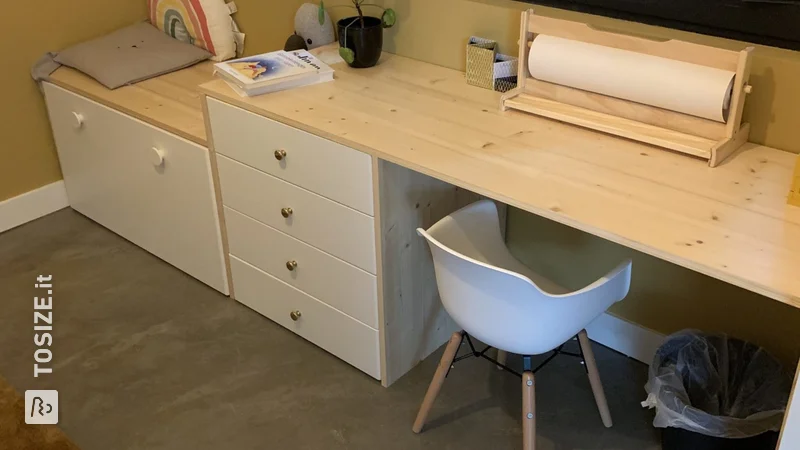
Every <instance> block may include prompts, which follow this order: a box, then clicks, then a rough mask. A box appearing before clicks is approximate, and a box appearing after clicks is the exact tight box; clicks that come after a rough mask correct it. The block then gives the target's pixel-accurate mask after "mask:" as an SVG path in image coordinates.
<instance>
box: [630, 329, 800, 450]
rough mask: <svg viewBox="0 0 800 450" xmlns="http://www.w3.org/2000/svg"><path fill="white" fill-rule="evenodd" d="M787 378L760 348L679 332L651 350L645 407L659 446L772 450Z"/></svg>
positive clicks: (787, 391) (670, 449)
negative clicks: (658, 433)
mask: <svg viewBox="0 0 800 450" xmlns="http://www.w3.org/2000/svg"><path fill="white" fill-rule="evenodd" d="M791 387H792V377H791V376H790V374H788V373H787V372H786V371H785V370H784V368H783V366H782V365H781V363H780V362H778V361H777V360H776V359H775V358H774V357H772V356H771V355H770V354H769V353H767V352H766V350H764V349H763V348H761V347H759V346H757V345H754V344H752V343H749V342H745V341H741V340H739V339H734V338H730V337H728V336H725V335H714V334H706V333H702V332H700V331H696V330H684V331H681V332H678V333H676V334H673V335H672V336H669V337H668V338H667V339H666V340H665V342H664V344H663V345H662V346H661V347H660V348H659V349H658V351H657V352H656V355H655V358H654V360H653V364H652V365H651V366H650V379H649V381H648V382H647V385H646V386H645V390H646V391H647V394H648V396H647V400H645V401H644V402H642V406H645V407H650V408H655V409H656V417H655V420H654V421H653V426H655V427H657V428H664V431H663V433H662V448H663V450H738V449H747V450H760V449H765V450H766V449H769V450H774V449H775V446H776V444H777V441H778V432H779V431H780V427H781V424H782V422H783V415H784V412H785V411H786V404H787V403H788V401H789V395H790V392H791Z"/></svg>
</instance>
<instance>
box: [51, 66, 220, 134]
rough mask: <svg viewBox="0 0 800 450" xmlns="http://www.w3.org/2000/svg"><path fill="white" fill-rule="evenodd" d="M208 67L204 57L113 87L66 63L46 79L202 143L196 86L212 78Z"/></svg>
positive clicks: (200, 108) (200, 97)
mask: <svg viewBox="0 0 800 450" xmlns="http://www.w3.org/2000/svg"><path fill="white" fill-rule="evenodd" d="M212 70H213V67H212V63H211V62H210V61H207V62H203V63H200V64H197V65H195V66H192V67H189V68H186V69H183V70H179V71H177V72H172V73H169V74H166V75H162V76H160V77H156V78H151V79H149V80H145V81H142V82H139V83H136V84H134V85H131V86H124V87H121V88H119V89H115V90H113V91H112V90H110V89H108V88H106V87H105V86H103V85H102V84H100V83H98V82H97V81H95V80H94V79H93V78H91V77H89V76H87V75H84V74H83V73H81V72H79V71H77V70H74V69H70V68H69V67H61V68H59V69H58V70H56V71H55V72H53V74H52V75H51V76H50V80H49V81H51V82H52V83H54V84H56V85H58V86H61V87H63V88H64V89H67V90H69V91H72V92H75V93H77V94H80V95H83V96H84V97H87V98H89V99H92V100H94V101H96V102H98V103H100V104H103V105H105V106H108V107H109V108H113V109H115V110H117V111H121V112H124V113H126V114H129V115H131V116H133V117H136V118H137V119H139V120H141V121H143V122H147V123H149V124H151V125H153V126H155V127H158V128H161V129H164V130H167V131H170V132H171V133H174V134H176V135H178V136H180V137H182V138H184V139H188V140H190V141H192V142H196V143H198V144H200V145H202V146H204V147H206V146H207V143H206V127H205V122H204V120H203V108H202V98H203V94H202V93H200V91H199V89H198V86H199V85H201V84H203V83H206V82H208V81H211V80H213V79H214V77H213V76H212Z"/></svg>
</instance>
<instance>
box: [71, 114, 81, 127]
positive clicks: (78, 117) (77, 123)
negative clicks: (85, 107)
mask: <svg viewBox="0 0 800 450" xmlns="http://www.w3.org/2000/svg"><path fill="white" fill-rule="evenodd" d="M72 117H73V118H74V119H75V123H74V124H73V127H75V129H76V130H77V129H80V128H83V114H81V113H76V112H75V111H73V112H72Z"/></svg>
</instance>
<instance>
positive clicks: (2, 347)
mask: <svg viewBox="0 0 800 450" xmlns="http://www.w3.org/2000/svg"><path fill="white" fill-rule="evenodd" d="M39 274H44V275H53V279H54V282H53V283H54V304H55V318H54V340H55V342H54V344H53V353H54V363H55V364H54V373H53V374H52V375H51V376H43V377H40V378H38V379H35V378H34V377H33V353H34V350H35V348H34V345H33V342H32V334H33V331H32V320H31V318H32V312H33V296H34V295H36V292H35V289H34V287H33V284H34V282H35V278H36V276H37V275H39ZM0 293H2V301H3V308H2V313H1V314H0V374H2V375H3V376H5V377H6V378H7V379H8V380H9V382H10V383H11V384H12V385H14V386H15V387H16V388H17V389H18V390H19V391H24V390H26V389H36V388H45V389H53V388H55V389H58V390H59V393H60V408H61V413H60V418H61V421H60V426H61V427H62V428H63V429H64V431H65V432H66V433H67V435H68V436H69V437H70V438H71V439H72V440H74V441H75V443H77V444H78V446H80V447H81V449H82V450H109V449H114V450H126V449H128V450H133V449H148V450H161V449H164V450H166V449H169V450H184V449H186V450H205V449H208V450H217V449H378V448H380V449H403V450H407V449H456V448H458V449H516V448H521V431H520V418H519V416H520V387H519V386H520V383H519V380H518V379H517V378H516V377H514V376H513V375H510V374H507V373H502V372H500V371H498V370H496V369H495V368H494V367H493V366H491V365H490V364H488V363H486V362H485V361H482V360H474V359H468V360H466V361H463V362H460V363H458V365H457V366H456V368H455V370H453V371H452V372H451V374H450V376H449V378H448V379H447V381H446V383H445V385H444V388H443V390H442V393H441V395H440V396H439V399H438V400H437V403H436V405H435V407H434V410H433V411H432V413H431V420H430V422H429V424H428V426H427V428H426V430H425V431H424V432H423V433H422V434H420V435H415V434H413V433H412V432H411V423H412V422H413V419H414V416H415V414H416V412H417V408H418V406H419V403H420V401H421V400H422V397H423V395H424V393H425V390H426V388H427V385H428V382H429V381H430V378H431V376H432V375H433V372H434V369H435V367H436V363H437V361H438V358H439V357H440V352H437V353H435V354H434V355H432V356H431V357H430V358H428V359H427V360H426V361H424V363H422V364H420V365H419V366H418V367H417V368H415V369H414V370H413V371H411V372H410V373H409V374H408V375H406V376H405V377H403V378H402V379H401V380H400V381H398V382H397V383H396V384H395V385H394V386H392V387H391V388H390V389H384V388H383V387H381V386H380V384H379V383H378V382H377V381H375V380H373V379H371V378H369V377H368V376H366V375H364V374H362V373H361V372H359V371H358V370H356V369H354V368H352V367H350V366H349V365H347V364H346V363H344V362H342V361H340V360H338V359H337V358H335V357H333V356H331V355H329V354H328V353H326V352H325V351H323V350H321V349H319V348H317V347H315V346H314V345H312V344H310V343H308V342H306V341H304V340H302V339H300V338H298V337H297V336H295V335H293V334H292V333H290V332H288V331H286V330H284V329H283V328H281V327H280V326H278V325H276V324H274V323H273V322H271V321H269V320H268V319H266V318H264V317H262V316H260V315H258V314H257V313H255V312H253V311H251V310H250V309H248V308H246V307H244V306H242V305H239V304H238V303H236V302H235V301H232V300H230V299H228V298H226V297H224V296H223V295H221V294H219V293H218V292H216V291H214V290H212V289H211V288H209V287H207V286H205V285H203V284H202V283H200V282H198V281H196V280H194V279H192V278H190V277H189V276H187V275H185V274H184V273H183V272H181V271H179V270H177V269H175V268H173V267H172V266H170V265H168V264H166V263H164V262H162V261H161V260H159V259H157V258H155V257H154V256H152V255H150V254H148V253H147V252H145V251H143V250H141V249H139V248H138V247H136V246H134V245H132V244H131V243H129V242H127V241H125V240H124V239H122V238H120V237H118V236H117V235H115V234H113V233H111V232H110V231H108V230H106V229H104V228H102V227H100V226H99V225H97V224H95V223H94V222H92V221H90V220H88V219H86V218H84V217H83V216H81V215H79V214H77V213H75V212H74V211H72V210H71V209H66V210H62V211H59V212H57V213H54V214H51V215H50V216H47V217H44V218H42V219H39V220H37V221H35V222H32V223H29V224H26V225H24V226H22V227H19V228H16V229H14V230H11V231H8V232H6V233H3V234H2V235H0ZM595 353H596V356H597V359H598V365H599V367H600V372H601V374H602V375H603V378H604V382H605V388H606V393H607V396H608V398H609V403H610V407H611V411H612V414H613V417H614V421H615V425H614V427H613V428H611V429H605V428H604V427H603V425H602V423H601V421H600V417H599V415H598V413H597V410H596V407H595V404H594V399H593V397H592V394H591V390H590V388H589V383H588V380H587V379H586V376H585V373H584V370H583V368H582V367H581V366H580V365H579V363H578V362H577V361H576V360H574V359H572V358H570V357H560V358H556V359H555V360H554V362H553V363H552V364H551V365H549V366H548V367H547V368H545V369H544V370H543V371H541V372H540V373H539V374H538V375H537V384H538V390H537V402H538V403H537V409H538V412H539V430H538V439H539V441H538V443H539V447H538V449H539V450H551V449H636V450H647V449H658V448H659V445H658V441H659V438H658V434H657V432H656V431H655V430H654V429H653V428H652V425H651V422H652V413H651V412H649V411H646V410H643V409H642V408H641V406H640V405H639V401H641V400H642V399H643V398H644V390H643V385H644V383H645V381H646V376H647V368H646V367H645V366H644V365H643V364H640V363H638V362H635V361H633V360H631V359H628V358H626V357H624V356H622V355H620V354H618V353H615V352H613V351H610V350H608V349H606V348H604V347H602V346H599V345H596V344H595ZM512 358H513V357H512ZM511 363H512V364H516V365H519V364H520V361H519V360H518V359H517V358H513V359H512V360H511Z"/></svg>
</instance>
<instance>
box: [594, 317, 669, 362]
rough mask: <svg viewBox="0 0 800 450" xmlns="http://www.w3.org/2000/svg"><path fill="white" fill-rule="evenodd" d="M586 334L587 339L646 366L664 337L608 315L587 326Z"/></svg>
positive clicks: (651, 360)
mask: <svg viewBox="0 0 800 450" xmlns="http://www.w3.org/2000/svg"><path fill="white" fill-rule="evenodd" d="M586 332H587V333H588V334H589V338H590V339H591V340H593V341H595V342H597V343H598V344H602V345H605V346H606V347H608V348H610V349H613V350H616V351H618V352H620V353H622V354H623V355H626V356H629V357H631V358H633V359H635V360H637V361H641V362H643V363H645V364H647V365H650V363H652V362H653V356H654V355H655V353H656V350H657V349H658V347H659V346H661V343H662V342H664V337H665V336H664V335H663V334H661V333H658V332H656V331H653V330H651V329H649V328H645V327H643V326H641V325H637V324H635V323H633V322H628V321H627V320H624V319H620V318H619V317H616V316H613V315H611V314H608V313H605V314H603V315H602V316H600V317H598V318H597V320H595V321H594V322H592V323H591V324H589V326H588V327H586Z"/></svg>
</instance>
